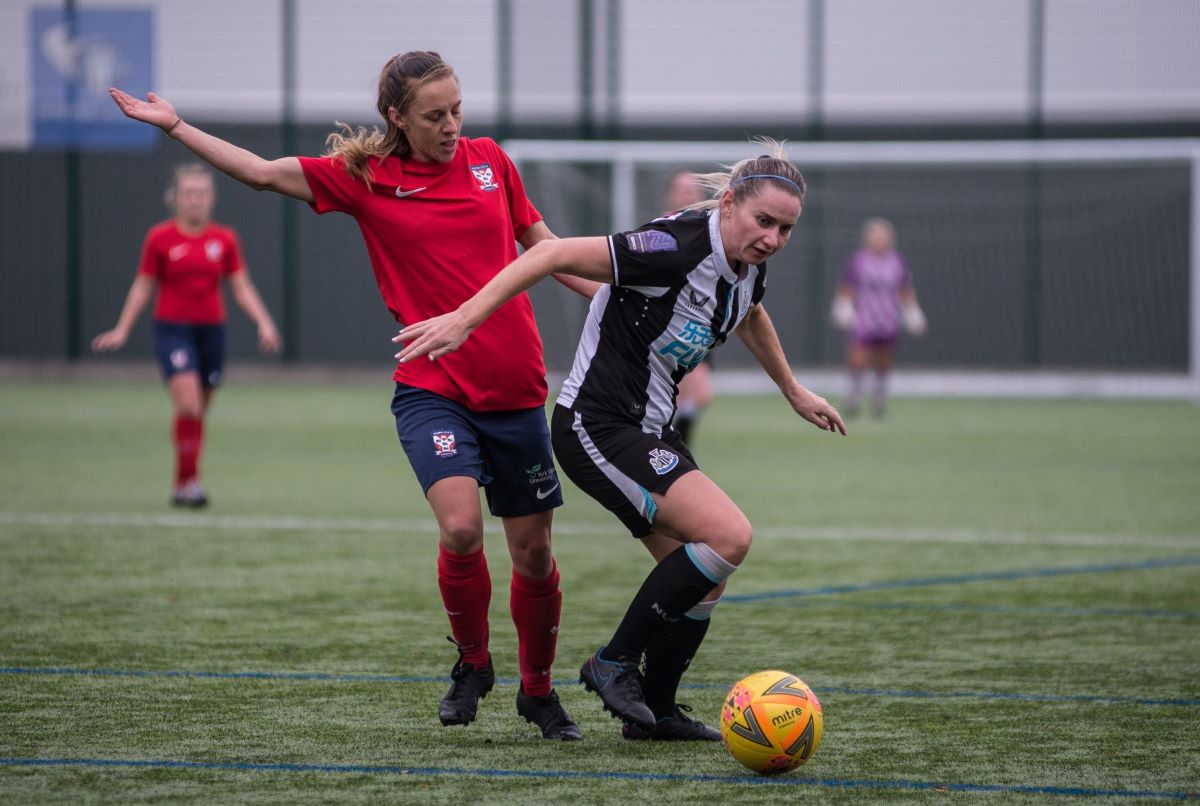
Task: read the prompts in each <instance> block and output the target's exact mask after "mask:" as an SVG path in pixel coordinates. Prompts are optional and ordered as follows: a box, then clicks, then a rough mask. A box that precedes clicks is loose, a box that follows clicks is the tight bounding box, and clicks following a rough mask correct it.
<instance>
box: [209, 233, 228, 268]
mask: <svg viewBox="0 0 1200 806" xmlns="http://www.w3.org/2000/svg"><path fill="white" fill-rule="evenodd" d="M224 253H225V245H224V244H222V243H221V242H220V241H218V240H217V239H216V238H210V239H209V240H207V241H205V242H204V254H205V255H206V256H207V257H208V260H209V262H211V263H216V262H217V261H218V260H220V259H221V255H223V254H224Z"/></svg>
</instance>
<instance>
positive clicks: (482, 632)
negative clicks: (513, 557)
mask: <svg viewBox="0 0 1200 806" xmlns="http://www.w3.org/2000/svg"><path fill="white" fill-rule="evenodd" d="M426 497H427V499H428V500H429V506H430V507H431V508H432V509H433V515H434V518H436V519H437V523H438V588H439V590H440V591H441V594H442V605H443V607H444V608H445V610H446V615H447V616H448V617H449V618H450V630H451V632H452V633H453V634H454V638H453V639H451V640H452V641H453V642H454V644H455V646H456V647H458V653H459V654H458V661H457V662H456V663H455V664H454V668H453V669H452V670H451V672H450V678H451V680H452V681H453V682H452V683H451V684H450V690H449V691H448V692H447V693H446V696H445V697H443V698H442V702H441V704H440V705H439V707H438V718H439V719H440V720H441V722H442V724H443V725H467V724H470V723H471V722H474V721H475V715H476V712H477V710H478V707H479V700H481V699H483V698H484V697H486V696H487V694H488V692H489V691H491V690H492V687H493V686H494V685H495V684H496V673H495V671H494V670H493V668H492V657H491V653H490V652H489V650H488V620H487V613H488V604H489V603H490V602H491V598H492V578H491V576H490V575H489V574H488V568H487V560H486V559H485V557H484V554H483V512H482V510H481V509H480V506H479V482H478V481H476V479H474V478H472V477H470V476H450V477H449V478H444V479H440V480H439V481H436V482H434V483H433V485H431V486H430V488H429V491H428V493H427V494H426Z"/></svg>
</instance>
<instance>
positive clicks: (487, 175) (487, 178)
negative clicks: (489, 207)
mask: <svg viewBox="0 0 1200 806" xmlns="http://www.w3.org/2000/svg"><path fill="white" fill-rule="evenodd" d="M471 174H472V175H473V176H474V177H475V181H476V182H478V183H479V189H480V190H486V191H488V192H489V193H490V192H491V191H493V190H499V189H500V186H499V185H498V184H496V175H495V174H494V173H493V172H492V165H491V163H489V162H481V163H480V164H478V165H472V166H471Z"/></svg>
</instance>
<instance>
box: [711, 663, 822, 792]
mask: <svg viewBox="0 0 1200 806" xmlns="http://www.w3.org/2000/svg"><path fill="white" fill-rule="evenodd" d="M824 726H825V722H824V718H823V716H822V715H821V703H820V701H818V700H817V695H815V694H813V691H812V689H811V688H809V687H808V685H807V684H806V683H805V682H804V681H803V680H801V679H800V678H799V677H796V675H794V674H788V673H787V672H780V671H767V672H758V673H756V674H752V675H750V676H749V677H744V678H742V679H741V680H739V681H738V682H736V683H734V685H733V688H731V689H730V690H729V695H728V696H727V697H726V698H725V702H724V703H723V704H722V706H721V738H722V739H723V740H724V741H725V747H726V748H728V749H729V752H730V753H731V754H732V755H733V757H734V758H735V759H737V760H738V761H739V762H740V763H741V764H742V766H744V767H746V768H748V769H751V770H753V771H754V772H759V773H762V774H763V775H777V774H779V773H784V772H787V771H788V770H793V769H795V768H796V767H799V766H800V765H801V764H803V763H804V762H806V761H808V759H809V758H811V757H812V754H813V753H815V752H816V751H817V745H819V744H820V743H821V732H822V730H823V729H824Z"/></svg>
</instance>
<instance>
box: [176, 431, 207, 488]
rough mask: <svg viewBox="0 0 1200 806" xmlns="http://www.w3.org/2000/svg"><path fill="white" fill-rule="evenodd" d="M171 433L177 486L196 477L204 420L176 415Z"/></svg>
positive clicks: (202, 440) (202, 439) (202, 441)
mask: <svg viewBox="0 0 1200 806" xmlns="http://www.w3.org/2000/svg"><path fill="white" fill-rule="evenodd" d="M172 434H173V436H174V438H175V486H176V487H179V486H182V485H184V484H186V483H187V482H189V481H191V480H192V479H194V478H196V476H197V474H198V472H199V468H200V448H201V446H202V445H203V443H204V420H202V419H200V418H199V417H176V418H175V424H174V427H173V428H172Z"/></svg>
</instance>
